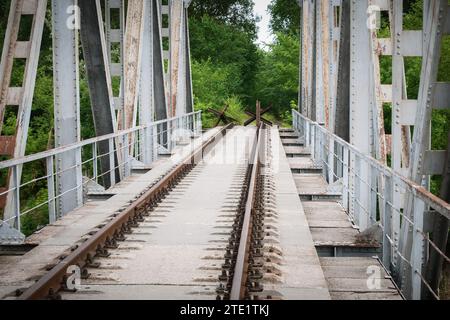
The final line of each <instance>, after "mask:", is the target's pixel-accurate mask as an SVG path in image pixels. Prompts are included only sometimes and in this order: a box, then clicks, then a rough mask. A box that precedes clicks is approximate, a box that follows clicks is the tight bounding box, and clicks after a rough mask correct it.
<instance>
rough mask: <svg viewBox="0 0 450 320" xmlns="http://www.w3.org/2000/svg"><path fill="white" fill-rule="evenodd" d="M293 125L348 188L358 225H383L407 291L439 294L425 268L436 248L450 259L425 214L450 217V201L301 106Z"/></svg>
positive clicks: (347, 201) (387, 261)
mask: <svg viewBox="0 0 450 320" xmlns="http://www.w3.org/2000/svg"><path fill="white" fill-rule="evenodd" d="M293 128H294V130H296V131H297V132H298V133H299V136H300V138H301V139H304V143H305V147H307V148H310V149H311V155H312V158H313V161H314V163H315V164H318V165H322V167H323V175H324V178H325V179H326V180H327V181H328V182H329V184H330V185H332V186H334V187H335V188H340V189H341V190H342V200H341V204H342V206H343V207H344V208H345V210H346V211H347V213H348V215H349V216H350V219H351V220H352V221H353V223H354V224H355V226H356V227H358V228H359V229H360V231H366V230H367V229H369V228H371V227H374V226H375V225H378V226H379V227H380V228H381V232H382V239H381V245H382V262H383V264H384V266H385V267H386V269H387V270H389V271H390V272H391V275H392V276H393V277H394V279H395V280H396V282H397V284H398V285H399V287H400V289H401V291H402V293H403V294H404V295H405V297H407V298H410V299H421V297H422V294H423V291H424V290H428V291H429V292H430V293H431V295H432V296H433V297H434V298H436V299H439V293H438V292H436V291H435V290H433V289H432V287H431V286H430V284H429V283H428V281H427V280H426V277H425V275H424V273H425V272H424V268H425V265H426V263H427V260H428V257H429V256H430V251H431V250H434V251H435V252H436V254H438V255H439V256H441V258H442V260H443V263H449V262H450V259H449V257H448V256H447V255H446V253H444V252H442V250H441V249H439V247H438V246H437V245H436V244H435V243H434V242H433V241H432V237H431V236H430V226H428V225H426V224H424V217H427V216H429V215H441V216H442V217H445V219H447V220H448V219H450V204H448V203H447V202H445V201H443V200H442V199H440V198H439V197H437V196H435V195H433V194H432V193H431V192H429V191H428V190H427V189H425V188H424V187H423V186H420V185H418V184H416V183H414V182H413V181H411V180H409V179H407V178H406V177H404V176H403V175H401V174H399V173H397V172H395V171H393V170H392V169H390V168H389V167H387V166H386V165H384V164H383V163H381V162H380V161H378V160H376V159H374V158H372V157H371V156H369V155H366V154H363V153H362V152H360V151H359V150H358V149H357V148H355V147H354V146H352V145H351V144H349V143H347V142H346V141H344V140H343V139H341V138H340V137H338V136H336V135H334V134H332V133H331V132H329V131H328V130H327V129H326V128H325V127H323V126H322V125H320V124H319V123H317V122H314V121H312V120H310V119H308V118H306V117H305V116H303V115H302V114H300V113H299V112H297V111H296V110H293ZM396 193H397V194H400V195H401V197H400V199H397V197H396ZM425 221H426V220H425Z"/></svg>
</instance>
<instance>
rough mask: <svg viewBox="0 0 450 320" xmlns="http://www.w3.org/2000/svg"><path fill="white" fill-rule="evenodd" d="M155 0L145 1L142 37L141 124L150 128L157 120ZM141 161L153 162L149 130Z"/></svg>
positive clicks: (145, 135) (144, 138)
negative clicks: (154, 42) (154, 52)
mask: <svg viewBox="0 0 450 320" xmlns="http://www.w3.org/2000/svg"><path fill="white" fill-rule="evenodd" d="M153 10H157V8H155V7H154V1H153V0H145V1H144V31H143V35H142V38H143V39H142V61H141V83H140V94H139V124H140V125H143V126H149V125H150V124H151V123H152V122H153V121H154V119H155V116H154V114H155V106H154V101H153V96H154V79H153V77H154V68H153V59H154V57H153V32H152V27H153V22H152V19H153ZM140 143H141V154H142V156H141V161H143V162H144V163H146V164H149V163H151V162H153V160H154V158H153V157H154V155H153V138H152V136H151V134H150V131H149V130H144V132H143V134H142V135H141V139H140Z"/></svg>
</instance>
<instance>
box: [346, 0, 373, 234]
mask: <svg viewBox="0 0 450 320" xmlns="http://www.w3.org/2000/svg"><path fill="white" fill-rule="evenodd" d="M367 8H368V1H367V0H352V1H351V32H350V35H351V40H350V46H351V47H350V59H351V64H350V69H351V70H350V143H351V144H353V145H354V146H356V147H357V148H358V149H359V150H360V151H361V152H363V153H364V154H367V155H371V153H372V147H371V144H372V139H373V132H371V130H370V129H369V128H370V127H371V113H370V109H371V106H370V100H369V99H368V98H369V97H370V96H371V94H370V84H371V74H370V64H371V50H370V34H369V33H370V30H369V28H368V26H367V19H368V15H367ZM355 160H356V159H351V167H352V168H355V164H356V161H355ZM358 162H360V161H358ZM355 179H356V181H352V183H357V185H359V187H360V188H359V190H357V192H358V195H359V196H358V202H359V205H357V206H356V207H355V210H356V212H355V215H358V216H359V219H358V223H359V227H360V230H361V231H364V230H365V229H366V228H367V227H368V226H369V217H368V215H367V213H366V212H365V210H366V209H368V208H369V195H370V187H369V186H368V183H369V167H368V165H367V164H366V163H365V162H364V163H360V165H359V166H358V176H357V177H355ZM358 180H361V181H358Z"/></svg>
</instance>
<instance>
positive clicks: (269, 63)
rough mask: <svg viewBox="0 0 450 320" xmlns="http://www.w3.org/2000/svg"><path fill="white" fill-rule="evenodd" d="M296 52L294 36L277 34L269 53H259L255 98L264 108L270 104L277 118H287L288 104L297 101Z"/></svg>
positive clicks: (297, 61) (297, 52)
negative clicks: (260, 57) (260, 60)
mask: <svg viewBox="0 0 450 320" xmlns="http://www.w3.org/2000/svg"><path fill="white" fill-rule="evenodd" d="M299 50H300V49H299V39H298V37H297V36H295V35H286V34H282V33H278V34H277V37H276V41H275V43H274V44H272V45H270V47H269V51H268V52H262V53H261V54H262V55H263V59H262V63H261V66H260V69H259V71H258V75H257V78H258V83H257V97H258V99H259V100H261V102H262V104H263V106H267V105H272V106H273V114H274V115H275V116H277V117H281V118H284V117H286V114H289V116H290V113H291V106H290V103H291V101H294V103H295V101H297V99H298V84H299V71H298V67H299V54H300V53H299ZM295 104H296V103H295ZM289 116H288V117H289Z"/></svg>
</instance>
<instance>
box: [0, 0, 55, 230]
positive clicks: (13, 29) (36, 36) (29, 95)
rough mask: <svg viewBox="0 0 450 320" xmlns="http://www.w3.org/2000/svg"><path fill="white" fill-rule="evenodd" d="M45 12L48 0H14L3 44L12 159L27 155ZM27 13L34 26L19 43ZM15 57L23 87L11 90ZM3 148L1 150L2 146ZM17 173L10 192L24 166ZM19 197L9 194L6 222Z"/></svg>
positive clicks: (1, 106) (1, 108)
mask: <svg viewBox="0 0 450 320" xmlns="http://www.w3.org/2000/svg"><path fill="white" fill-rule="evenodd" d="M46 9H47V0H35V1H32V2H30V1H24V0H13V1H11V10H10V14H9V18H8V26H7V30H6V33H5V34H6V37H5V41H4V44H3V54H2V60H1V65H0V85H1V88H0V89H1V99H0V133H1V130H2V124H3V120H4V113H5V109H6V106H17V121H16V132H15V136H14V137H9V139H6V144H7V145H8V144H9V148H5V149H7V151H8V149H9V151H8V152H6V153H5V154H6V155H8V156H12V157H13V158H19V157H22V156H24V155H25V150H26V144H27V138H28V127H29V124H30V117H31V108H32V102H33V96H34V88H35V84H36V74H37V68H38V61H39V52H40V47H41V40H42V33H43V30H44V22H45V14H46ZM25 14H28V15H33V24H32V28H31V34H30V37H29V39H30V40H29V41H18V40H17V36H18V33H19V28H20V20H21V16H22V15H25ZM14 58H22V59H26V64H25V71H24V74H23V79H22V80H23V81H22V87H21V88H11V87H9V85H10V79H11V73H12V69H13V61H14ZM2 138H4V137H2ZM0 149H2V148H1V146H0ZM0 152H1V150H0ZM14 174H15V176H14V177H15V178H16V181H9V185H10V188H9V189H11V186H13V185H14V184H17V183H19V184H20V180H21V175H22V167H21V166H17V167H16V170H15V173H14ZM9 175H11V173H9ZM18 196H19V195H18V193H16V194H14V193H11V192H10V193H9V194H8V196H7V200H6V206H5V211H4V219H8V218H11V217H14V216H15V215H16V214H17V211H16V210H15V208H16V207H17V204H18V201H19V199H18ZM19 204H20V203H19ZM19 220H20V219H17V221H16V228H17V229H18V230H20V221H19Z"/></svg>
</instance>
